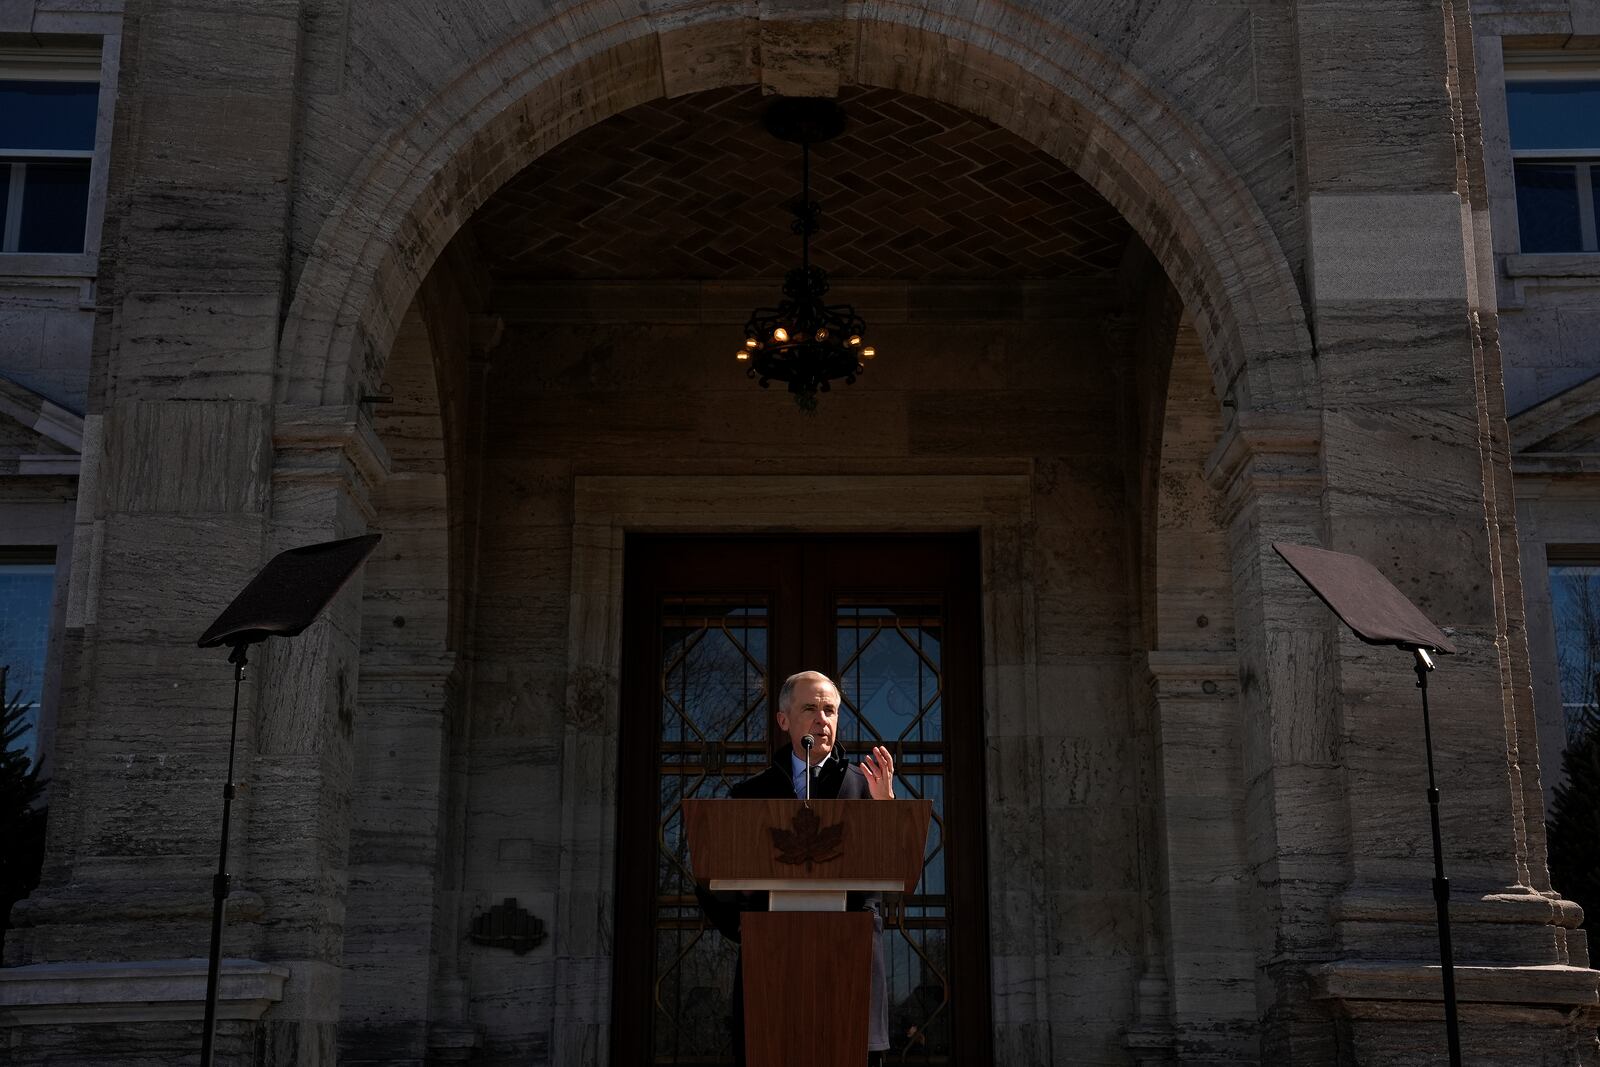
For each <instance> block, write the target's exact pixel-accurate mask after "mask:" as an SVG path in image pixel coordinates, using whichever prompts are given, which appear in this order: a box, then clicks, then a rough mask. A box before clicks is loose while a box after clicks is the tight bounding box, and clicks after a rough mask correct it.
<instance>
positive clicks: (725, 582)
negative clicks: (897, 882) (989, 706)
mask: <svg viewBox="0 0 1600 1067" xmlns="http://www.w3.org/2000/svg"><path fill="white" fill-rule="evenodd" d="M977 576H978V540H977V536H976V535H974V534H966V535H926V536H915V537H908V536H881V537H869V536H849V537H846V536H837V537H827V536H812V537H767V536H743V537H732V538H730V537H693V536H671V537H667V536H642V535H634V536H630V537H629V538H628V540H627V545H626V551H625V557H624V583H625V599H626V604H625V609H624V641H623V679H622V721H621V731H620V733H621V737H620V743H621V748H622V751H621V754H620V755H621V759H620V767H621V781H620V783H619V787H618V805H619V827H618V832H619V841H618V845H619V847H618V857H619V858H618V914H617V930H616V945H617V952H616V976H617V977H616V990H617V996H616V1000H615V1004H614V1011H615V1014H614V1018H615V1020H616V1023H615V1044H614V1049H615V1062H616V1063H619V1064H623V1063H628V1064H634V1063H651V1064H705V1065H712V1064H728V1063H731V1062H732V1048H731V1043H730V1038H729V1033H728V1027H727V1022H726V1013H727V1004H728V994H729V992H730V990H731V986H732V978H733V964H734V949H733V946H731V945H729V944H726V943H725V942H724V941H723V939H722V938H721V937H720V936H719V935H718V934H717V933H716V931H715V930H713V929H712V928H710V927H709V925H708V924H706V922H705V921H704V919H703V917H702V916H701V914H700V912H699V909H698V907H697V905H696V903H695V898H694V890H693V881H692V879H691V878H690V876H689V873H688V865H687V856H686V850H685V846H684V842H683V838H682V834H681V818H680V803H681V801H682V800H683V799H684V798H686V797H706V796H720V795H725V793H726V789H727V786H728V785H729V784H731V783H733V782H737V781H739V780H740V779H741V778H744V777H747V776H749V775H752V774H756V773H759V772H760V771H761V770H762V769H763V768H764V767H765V766H766V765H767V763H768V762H769V760H770V759H771V755H772V747H771V746H772V734H773V727H772V715H773V712H774V710H775V709H774V707H773V704H772V701H774V700H775V699H776V694H777V689H778V687H779V686H780V685H781V684H782V680H783V679H784V678H785V677H787V676H788V675H789V674H791V673H793V672H795V671H798V670H802V669H807V668H814V669H820V670H822V671H825V672H826V673H828V674H829V675H830V676H832V677H833V678H835V679H837V681H838V683H839V686H840V690H841V697H842V708H841V723H840V741H841V743H842V744H843V746H844V747H845V749H846V750H847V751H848V752H849V753H850V754H851V756H852V758H858V757H859V755H860V754H861V753H862V752H863V751H865V750H866V749H867V748H870V747H871V746H872V745H875V744H885V745H888V746H889V747H890V749H891V750H892V751H893V752H894V757H895V762H896V771H897V773H896V779H897V781H896V792H897V794H898V795H902V796H910V797H926V798H928V799H930V800H932V801H933V803H934V813H935V816H934V825H933V826H932V828H931V829H930V832H929V838H928V845H927V853H926V859H925V862H924V867H923V879H922V882H921V884H919V885H918V887H917V891H916V892H915V893H913V894H909V895H906V896H904V897H903V898H901V899H899V900H893V901H892V902H891V903H890V904H889V907H888V909H887V914H886V916H885V934H884V936H885V938H886V948H887V950H888V951H887V956H888V964H889V978H888V981H889V990H888V992H889V1005H890V1009H889V1011H890V1017H889V1023H890V1039H891V1042H892V1043H893V1047H894V1049H895V1050H896V1051H897V1052H899V1051H902V1050H903V1051H907V1052H909V1055H908V1056H907V1059H908V1060H909V1061H911V1062H917V1063H928V1064H946V1063H957V1062H959V1063H961V1064H963V1065H966V1064H982V1063H987V1062H988V1061H989V983H988V971H989V963H988V947H987V925H988V920H987V909H986V906H985V869H984V868H985V863H984V856H985V849H984V838H983V833H984V831H983V825H984V820H983V806H984V786H983V762H984V756H983V753H984V746H983V709H982V707H981V701H980V693H981V684H980V677H979V664H980V662H981V661H980V656H981V619H980V604H979V596H978V577H977ZM897 1062H898V1061H897Z"/></svg>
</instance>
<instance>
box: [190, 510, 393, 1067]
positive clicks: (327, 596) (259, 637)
mask: <svg viewBox="0 0 1600 1067" xmlns="http://www.w3.org/2000/svg"><path fill="white" fill-rule="evenodd" d="M381 537H382V535H381V534H367V535H365V536H363V537H349V538H345V539H344V540H342V541H328V542H325V543H323V544H320V545H306V546H304V547H302V548H291V549H289V550H288V551H287V552H280V553H279V554H278V555H276V556H274V557H273V558H272V559H271V560H270V561H269V562H268V563H267V565H266V566H265V567H263V568H261V571H260V572H259V573H258V574H257V575H256V576H255V577H254V578H252V579H251V580H250V584H249V585H247V586H245V587H244V590H243V591H242V592H240V594H239V595H238V596H236V597H234V599H233V603H231V604H229V605H228V607H227V610H225V611H224V612H223V613H222V614H221V615H219V616H218V617H217V621H216V622H214V623H212V624H211V627H210V629H208V630H206V632H205V633H204V634H202V635H201V636H200V642H199V644H200V647H201V648H218V647H220V646H222V645H226V646H228V649H229V651H228V662H229V663H230V664H232V665H233V721H232V724H231V725H230V726H229V727H228V778H227V781H226V783H225V784H224V785H223V787H222V845H221V849H220V851H219V853H218V856H217V873H216V877H214V878H213V879H212V881H211V956H210V962H209V964H208V965H207V968H206V1008H205V1022H204V1023H203V1024H202V1031H201V1037H200V1063H201V1067H211V1057H212V1044H213V1041H214V1038H215V1036H216V1028H217V978H218V973H219V971H220V970H221V966H222V912H223V902H224V901H226V900H227V899H228V892H229V890H230V888H231V885H230V883H231V881H232V879H231V878H230V876H229V875H228V828H229V823H230V821H231V819H232V817H233V798H234V796H235V795H236V794H237V793H238V787H237V786H236V785H235V784H234V781H233V754H234V745H235V741H236V740H237V739H238V736H239V689H240V687H241V686H242V685H243V683H244V669H245V666H246V665H247V664H248V662H249V659H248V656H247V654H246V650H247V649H248V648H249V647H250V646H251V645H253V644H256V643H258V642H261V641H265V640H266V639H267V638H269V637H294V636H296V635H297V634H299V633H300V632H301V631H302V630H304V629H305V628H306V627H307V626H310V625H311V624H312V623H313V622H315V621H316V618H317V616H318V615H321V614H322V611H323V609H324V608H326V607H327V606H328V605H329V604H330V603H332V602H333V598H334V597H336V596H338V595H339V590H341V589H343V588H344V585H345V583H346V582H348V581H349V580H350V578H351V577H352V576H353V575H354V574H355V573H356V569H357V568H358V567H360V566H361V564H362V562H363V561H364V560H365V559H366V558H367V556H368V555H370V554H371V553H372V550H373V548H375V547H376V546H377V544H378V541H379V540H380V539H381Z"/></svg>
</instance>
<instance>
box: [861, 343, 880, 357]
mask: <svg viewBox="0 0 1600 1067" xmlns="http://www.w3.org/2000/svg"><path fill="white" fill-rule="evenodd" d="M861 354H862V355H863V356H864V357H866V358H867V359H871V358H872V357H873V356H875V355H877V354H878V350H877V349H876V348H873V347H872V346H871V345H868V346H867V347H866V348H863V349H862V350H861Z"/></svg>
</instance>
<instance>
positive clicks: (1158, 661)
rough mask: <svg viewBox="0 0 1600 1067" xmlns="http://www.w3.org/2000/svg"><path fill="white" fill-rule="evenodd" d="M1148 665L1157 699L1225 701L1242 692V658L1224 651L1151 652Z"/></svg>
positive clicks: (1152, 687)
mask: <svg viewBox="0 0 1600 1067" xmlns="http://www.w3.org/2000/svg"><path fill="white" fill-rule="evenodd" d="M1145 667H1146V669H1147V670H1148V671H1149V678H1148V680H1149V684H1150V691H1151V693H1152V694H1153V695H1154V696H1155V698H1156V699H1157V700H1225V699H1228V698H1230V697H1234V696H1237V695H1238V690H1239V661H1238V658H1237V657H1234V656H1230V655H1228V654H1227V653H1224V652H1215V651H1210V650H1199V651H1187V650H1185V651H1155V652H1148V653H1146V654H1145Z"/></svg>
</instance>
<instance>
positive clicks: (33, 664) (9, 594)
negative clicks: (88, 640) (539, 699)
mask: <svg viewBox="0 0 1600 1067" xmlns="http://www.w3.org/2000/svg"><path fill="white" fill-rule="evenodd" d="M55 580H56V565H55V551H54V549H49V548H43V549H38V548H0V684H3V686H4V690H5V700H6V702H7V704H11V703H13V702H17V703H20V704H21V705H22V708H23V721H24V722H25V723H26V724H27V725H28V726H29V727H30V729H29V730H28V731H27V733H26V734H24V735H23V736H22V737H20V738H18V739H17V740H16V744H18V745H20V746H21V747H22V749H23V751H24V752H25V753H26V754H27V757H28V759H29V761H30V762H32V761H34V760H37V759H38V758H39V747H38V746H39V709H40V705H41V704H42V703H43V700H44V696H45V693H44V684H45V663H46V659H47V655H48V651H49V647H50V607H51V600H52V598H53V596H54V594H55Z"/></svg>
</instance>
